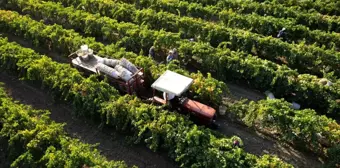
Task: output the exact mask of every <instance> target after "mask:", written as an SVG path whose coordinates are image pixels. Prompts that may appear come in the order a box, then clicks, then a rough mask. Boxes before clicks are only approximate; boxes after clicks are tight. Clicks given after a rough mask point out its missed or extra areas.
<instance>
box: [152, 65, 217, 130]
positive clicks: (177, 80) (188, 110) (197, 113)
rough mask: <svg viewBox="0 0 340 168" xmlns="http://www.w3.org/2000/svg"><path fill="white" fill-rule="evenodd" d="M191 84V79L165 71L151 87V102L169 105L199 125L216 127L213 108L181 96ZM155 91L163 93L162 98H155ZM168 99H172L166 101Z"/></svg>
mask: <svg viewBox="0 0 340 168" xmlns="http://www.w3.org/2000/svg"><path fill="white" fill-rule="evenodd" d="M192 83H193V79H191V78H189V77H186V76H183V75H180V74H178V73H175V72H172V71H169V70H167V71H165V72H164V73H163V74H162V75H161V76H160V77H159V78H158V79H157V80H156V81H155V82H154V83H153V84H152V85H151V87H152V88H153V98H152V101H153V102H155V103H158V104H169V105H170V107H171V108H172V109H174V110H177V111H178V112H180V113H184V114H190V116H191V117H193V119H194V120H195V121H197V122H198V123H199V124H203V125H207V126H216V124H215V120H216V110H215V109H214V108H212V107H210V106H207V105H205V104H202V103H200V102H197V101H195V100H191V99H189V98H187V97H185V96H182V95H183V94H184V93H185V92H186V91H187V90H188V89H189V88H190V86H191V85H192ZM156 91H160V92H163V98H161V97H158V96H156V95H155V94H156ZM169 95H170V96H169ZM169 97H170V98H172V99H171V100H168V98H169Z"/></svg>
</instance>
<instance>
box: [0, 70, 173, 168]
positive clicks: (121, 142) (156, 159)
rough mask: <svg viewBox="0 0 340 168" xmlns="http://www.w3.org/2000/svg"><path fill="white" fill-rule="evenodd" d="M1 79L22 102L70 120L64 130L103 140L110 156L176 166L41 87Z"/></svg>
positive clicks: (148, 166) (90, 140)
mask: <svg viewBox="0 0 340 168" xmlns="http://www.w3.org/2000/svg"><path fill="white" fill-rule="evenodd" d="M0 82H3V83H5V87H6V90H7V92H8V93H9V95H10V96H12V97H13V98H14V99H15V100H18V101H20V103H23V104H28V105H32V106H33V107H34V108H37V109H47V110H50V111H51V119H52V120H54V121H56V122H62V123H67V125H66V126H65V130H66V131H67V132H68V133H69V134H70V135H71V136H72V137H76V138H79V139H81V140H82V141H83V142H86V143H89V144H95V143H100V145H99V146H98V149H99V150H100V151H101V152H102V154H103V155H104V156H106V157H107V158H108V159H109V160H124V161H125V162H126V163H127V164H128V165H136V166H138V167H141V168H151V167H155V168H156V167H161V168H163V167H164V168H171V167H176V166H175V163H174V162H172V161H170V159H169V158H168V157H167V156H166V155H165V154H158V153H154V152H152V151H151V150H149V149H147V148H146V147H144V146H142V145H129V144H128V143H127V142H126V141H125V138H124V137H125V136H123V135H120V134H118V133H115V132H114V131H112V130H111V131H109V130H104V131H100V130H99V129H98V125H96V124H94V123H91V122H86V120H84V119H75V118H72V115H71V113H72V111H71V110H70V108H69V107H67V106H65V105H63V104H56V103H54V101H53V99H52V97H51V96H49V95H48V94H46V92H44V91H42V90H40V89H37V88H34V87H32V86H30V85H28V84H27V83H25V82H23V81H19V80H18V79H17V78H15V77H13V76H9V75H7V74H4V73H1V74H0ZM0 157H2V156H1V155H0Z"/></svg>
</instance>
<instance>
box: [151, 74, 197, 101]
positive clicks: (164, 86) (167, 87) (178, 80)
mask: <svg viewBox="0 0 340 168" xmlns="http://www.w3.org/2000/svg"><path fill="white" fill-rule="evenodd" d="M192 82H193V79H191V78H188V77H186V76H183V75H180V74H178V73H175V72H172V71H169V70H167V71H165V72H164V73H163V74H162V75H161V76H160V77H159V78H158V79H157V80H156V81H155V82H154V83H153V84H152V85H151V87H152V88H154V89H157V90H159V91H162V92H166V93H171V94H175V95H176V96H180V95H181V94H182V93H183V92H185V91H186V90H188V89H189V87H190V85H191V84H192Z"/></svg>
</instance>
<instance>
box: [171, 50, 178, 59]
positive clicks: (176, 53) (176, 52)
mask: <svg viewBox="0 0 340 168" xmlns="http://www.w3.org/2000/svg"><path fill="white" fill-rule="evenodd" d="M172 51H173V56H174V59H177V60H178V51H177V49H176V48H174V49H172Z"/></svg>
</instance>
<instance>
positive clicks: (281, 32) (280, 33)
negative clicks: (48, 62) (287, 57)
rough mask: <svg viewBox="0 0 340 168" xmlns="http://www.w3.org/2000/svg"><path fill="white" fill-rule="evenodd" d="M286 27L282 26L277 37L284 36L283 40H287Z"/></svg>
mask: <svg viewBox="0 0 340 168" xmlns="http://www.w3.org/2000/svg"><path fill="white" fill-rule="evenodd" d="M285 31H286V28H282V29H281V30H280V31H279V33H278V34H277V38H283V40H286V32H285Z"/></svg>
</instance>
